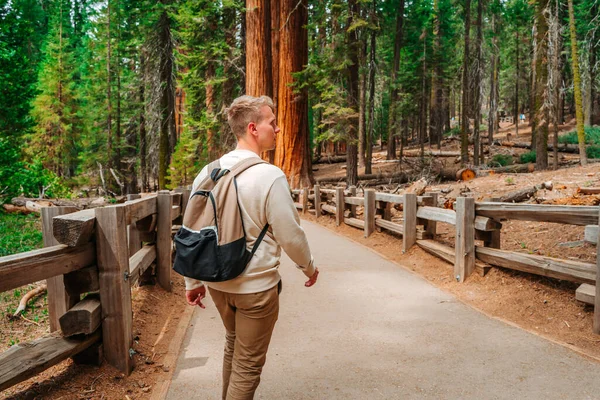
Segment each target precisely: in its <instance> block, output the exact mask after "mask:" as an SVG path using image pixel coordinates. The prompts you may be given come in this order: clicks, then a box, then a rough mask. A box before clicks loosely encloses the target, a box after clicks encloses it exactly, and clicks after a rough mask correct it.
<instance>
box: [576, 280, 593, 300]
mask: <svg viewBox="0 0 600 400" xmlns="http://www.w3.org/2000/svg"><path fill="white" fill-rule="evenodd" d="M575 298H576V299H577V300H579V301H581V302H583V303H586V304H591V305H594V302H595V301H596V286H594V285H590V284H587V283H582V284H581V286H579V287H578V288H577V290H576V291H575Z"/></svg>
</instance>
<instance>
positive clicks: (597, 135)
mask: <svg viewBox="0 0 600 400" xmlns="http://www.w3.org/2000/svg"><path fill="white" fill-rule="evenodd" d="M585 142H586V143H587V144H600V127H597V126H594V127H592V126H586V127H585ZM558 143H561V144H565V143H566V144H577V143H579V140H578V139H577V131H572V132H569V133H567V134H566V135H563V136H559V137H558Z"/></svg>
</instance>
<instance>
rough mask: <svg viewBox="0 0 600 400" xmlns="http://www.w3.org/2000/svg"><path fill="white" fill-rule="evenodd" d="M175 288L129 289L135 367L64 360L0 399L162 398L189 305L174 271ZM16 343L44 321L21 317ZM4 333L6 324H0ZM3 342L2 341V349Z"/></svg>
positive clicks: (38, 332) (38, 331) (37, 331)
mask: <svg viewBox="0 0 600 400" xmlns="http://www.w3.org/2000/svg"><path fill="white" fill-rule="evenodd" d="M173 281H174V285H173V291H172V292H171V293H168V292H165V291H164V290H162V289H161V288H160V287H159V286H157V285H155V286H142V287H136V288H134V289H133V290H132V306H133V333H134V345H133V348H134V350H135V351H136V354H135V355H134V356H133V358H134V362H135V368H134V370H133V373H132V374H131V375H130V376H128V377H127V376H124V375H123V374H122V373H120V372H119V371H118V370H116V369H115V368H113V367H111V366H109V365H108V364H107V363H104V364H102V365H101V366H100V367H98V366H90V365H76V364H74V363H73V361H71V360H70V359H69V360H66V361H63V362H62V363H60V364H58V365H56V366H54V367H52V368H50V369H48V370H46V371H44V372H42V373H40V374H38V375H37V376H35V377H34V378H31V379H30V380H28V381H25V382H23V383H21V384H19V385H16V386H14V387H12V388H10V389H7V390H6V391H4V392H2V393H1V394H0V398H2V399H64V400H75V399H77V400H79V399H131V400H134V399H150V398H160V395H161V394H162V393H163V392H164V391H165V390H166V387H167V385H166V384H167V383H168V382H169V380H170V378H171V376H172V373H173V371H174V369H175V362H176V360H177V355H178V352H179V346H180V345H181V343H182V342H183V335H184V333H185V330H186V328H187V326H188V323H189V320H190V317H191V313H192V311H193V308H192V307H188V306H187V304H186V303H185V300H184V291H185V290H184V284H183V279H182V278H181V277H180V276H179V275H176V274H173ZM12 324H13V327H12V330H13V331H24V332H23V334H20V335H18V339H19V340H20V341H26V340H32V339H35V338H38V337H41V336H42V335H43V334H44V333H46V332H47V331H48V328H47V325H45V324H41V323H40V326H36V325H34V324H31V323H30V322H27V321H24V320H21V321H16V322H13V323H12ZM26 329H27V331H26V333H25V330H26ZM2 331H3V334H4V326H2ZM7 347H8V345H7V343H6V342H5V341H4V340H2V347H0V350H5V349H6V348H7Z"/></svg>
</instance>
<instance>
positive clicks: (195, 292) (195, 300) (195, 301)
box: [185, 285, 206, 308]
mask: <svg viewBox="0 0 600 400" xmlns="http://www.w3.org/2000/svg"><path fill="white" fill-rule="evenodd" d="M205 297H206V286H204V285H202V286H200V287H198V288H196V289H192V290H186V291H185V298H186V300H187V302H188V304H189V305H190V306H199V307H200V308H206V307H205V306H204V304H202V299H204V298H205Z"/></svg>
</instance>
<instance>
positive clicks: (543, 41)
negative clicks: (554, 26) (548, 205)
mask: <svg viewBox="0 0 600 400" xmlns="http://www.w3.org/2000/svg"><path fill="white" fill-rule="evenodd" d="M548 11H549V10H548V0H538V1H537V3H536V11H535V12H536V38H535V41H536V49H535V57H536V58H535V106H534V109H535V121H534V131H535V148H536V161H535V167H536V169H538V170H541V169H546V168H548V130H549V129H548V128H549V122H548V120H549V113H548V106H547V100H548V96H549V93H548V39H547V34H548V21H547V15H548ZM532 146H533V140H532Z"/></svg>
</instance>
